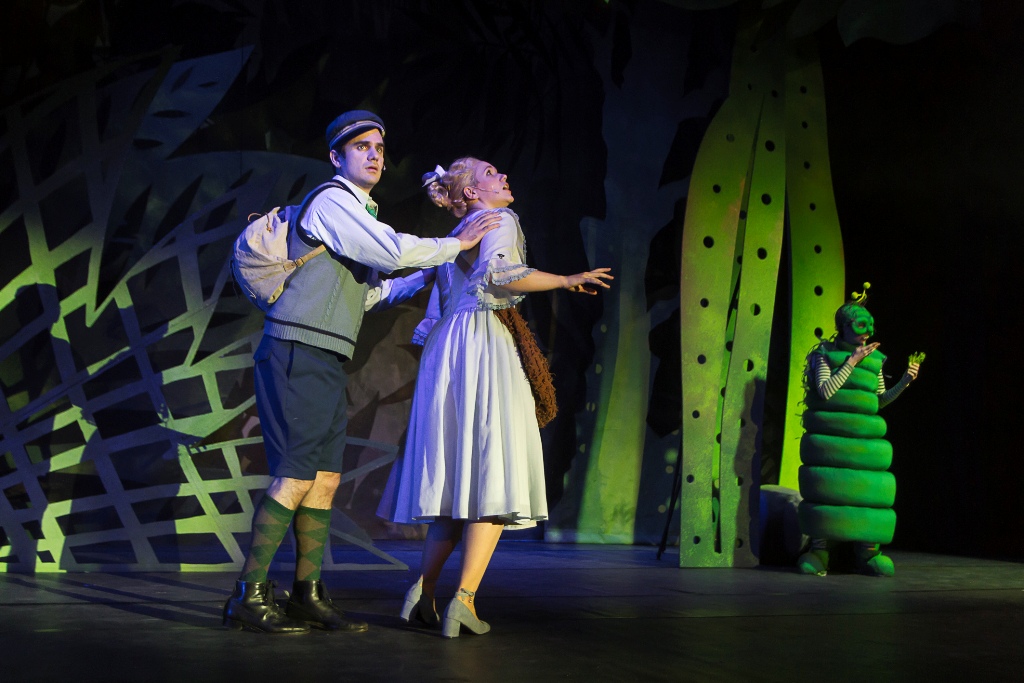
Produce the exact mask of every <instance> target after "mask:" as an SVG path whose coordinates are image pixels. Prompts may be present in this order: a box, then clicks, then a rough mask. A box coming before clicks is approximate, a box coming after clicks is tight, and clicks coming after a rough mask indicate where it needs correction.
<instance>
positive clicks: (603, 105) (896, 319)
mask: <svg viewBox="0 0 1024 683" xmlns="http://www.w3.org/2000/svg"><path fill="white" fill-rule="evenodd" d="M681 4H685V3H674V2H657V1H655V0H636V1H633V2H619V1H613V2H602V1H600V0H579V1H578V2H543V3H541V2H512V1H509V2H470V1H468V0H460V1H452V2H445V3H430V2H398V1H394V2H389V1H386V0H381V1H376V2H341V1H338V0H308V1H305V2H301V3H297V2H287V1H285V0H266V1H263V2H258V1H256V0H245V1H241V2H228V1H226V0H225V1H221V0H196V1H194V2H173V1H171V0H153V1H151V2H145V3H138V2H119V1H116V0H84V1H83V2H66V3H62V2H31V1H26V0H14V1H12V2H8V3H6V4H5V6H4V8H3V9H2V10H0V13H2V19H3V21H2V22H0V25H2V28H0V31H2V36H3V40H2V41H0V43H2V44H0V55H2V64H0V68H2V70H3V71H2V92H0V97H2V100H0V108H2V110H3V116H2V126H3V128H2V129H0V139H2V145H0V254H3V257H4V258H3V260H2V261H0V389H2V391H3V397H4V399H5V401H3V402H0V417H2V419H3V425H4V432H3V434H2V435H0V438H2V439H3V442H2V445H0V489H2V490H3V496H2V497H0V514H2V520H3V532H2V535H0V555H2V556H3V558H5V561H6V563H7V564H8V565H9V566H11V567H20V568H26V567H28V568H36V569H39V570H46V569H53V568H65V569H78V568H95V567H103V566H124V565H125V564H129V565H130V564H135V565H138V566H160V567H170V566H181V567H185V568H220V567H226V566H231V565H233V564H236V563H237V562H239V561H240V560H241V553H242V550H243V549H244V547H245V535H246V533H247V530H248V520H249V517H250V516H251V512H252V509H253V503H254V500H257V499H258V495H259V492H260V490H261V489H262V488H263V487H264V486H265V485H266V482H267V477H266V470H265V463H264V462H263V459H262V449H261V446H260V438H259V426H258V420H256V418H255V409H254V407H253V405H252V394H251V389H252V377H251V353H252V349H253V343H254V341H255V340H256V339H258V334H259V329H260V315H259V314H258V312H256V311H255V310H254V309H252V308H251V307H249V305H248V303H247V302H245V301H244V300H243V299H241V298H240V297H239V296H237V294H236V293H235V292H234V290H233V289H232V287H231V283H230V282H229V278H228V276H227V270H226V268H225V264H226V254H227V249H228V247H229V245H230V242H231V239H232V238H233V236H234V235H235V234H237V232H238V231H239V230H240V229H241V226H242V225H243V224H244V222H245V220H244V219H245V216H246V215H248V214H249V213H250V212H253V211H262V210H266V209H268V208H270V207H271V206H274V205H277V204H283V203H289V202H295V201H298V199H299V198H301V196H302V194H303V193H304V192H305V191H306V190H308V189H309V188H310V187H312V186H313V185H314V184H316V182H317V181H318V180H320V179H321V178H323V177H325V176H326V175H327V174H328V173H329V172H330V167H329V165H328V164H327V163H326V161H325V149H324V144H323V137H322V133H323V128H324V126H325V125H326V123H327V122H328V121H330V120H331V119H332V118H333V117H334V116H336V115H337V114H338V113H340V112H341V111H344V110H346V109H351V108H356V107H358V108H369V109H373V110H375V111H378V112H379V113H380V114H381V115H382V117H383V118H384V120H385V121H386V123H387V126H388V134H387V143H388V151H387V166H388V171H387V173H386V174H385V179H384V180H383V181H382V182H381V184H380V186H379V187H378V189H377V190H376V191H375V193H374V195H375V198H376V199H377V200H378V201H379V203H380V204H381V206H382V209H383V212H382V216H381V217H382V219H383V220H385V221H386V222H388V223H389V224H391V225H393V226H395V227H396V228H398V229H400V230H404V231H407V232H413V233H416V234H421V235H427V236H437V235H442V234H445V233H446V232H447V230H448V229H449V228H450V227H451V221H450V220H448V218H447V216H446V214H444V212H442V211H440V210H439V209H436V208H435V207H433V206H431V205H430V204H429V202H427V201H425V198H424V197H423V195H422V193H421V192H420V190H419V187H418V185H419V183H418V179H419V176H420V174H422V173H423V172H425V171H427V170H430V169H432V168H433V167H434V165H435V164H438V163H440V164H447V163H449V162H450V161H451V160H452V159H453V158H455V157H457V156H461V155H464V154H473V155H476V156H480V157H484V158H487V159H488V160H490V161H492V162H493V163H495V164H496V165H497V166H498V168H500V169H502V170H504V171H507V172H508V173H509V175H510V180H511V183H512V187H513V189H514V191H515V195H516V197H517V202H516V204H515V205H514V207H513V208H514V209H515V210H516V211H517V212H518V213H519V215H520V216H521V218H522V221H523V227H524V231H525V232H526V236H527V242H528V260H529V261H530V263H531V265H534V266H536V267H539V268H541V269H544V270H549V271H553V272H577V271H579V270H582V269H584V268H586V267H589V266H600V265H612V266H614V267H616V269H617V274H618V275H619V280H618V281H617V290H616V291H615V292H614V293H613V294H611V295H610V297H614V298H609V297H602V298H597V299H590V298H589V297H570V296H568V295H563V294H545V295H534V296H531V297H530V298H529V302H528V304H527V307H526V310H525V312H526V314H527V316H528V318H529V319H530V321H531V325H532V326H533V327H534V329H535V330H536V331H537V333H538V337H539V338H540V341H541V343H542V345H543V346H544V347H545V349H546V350H547V351H548V352H549V354H550V358H551V362H552V366H553V370H554V373H555V376H556V382H557V388H558V392H559V397H560V405H561V414H560V416H559V418H558V419H557V420H556V422H555V423H553V424H552V425H551V426H550V427H548V428H547V429H545V431H544V442H545V458H546V463H547V478H548V486H549V490H548V497H549V500H550V502H551V504H552V518H553V519H552V521H551V523H550V524H549V525H548V529H547V533H548V538H549V539H553V540H559V539H566V540H573V539H575V540H596V541H604V542H656V541H657V540H658V538H659V537H660V536H661V532H662V529H663V528H664V526H665V524H666V520H667V519H668V515H667V508H668V502H669V501H668V499H669V493H670V490H671V485H672V479H673V477H674V475H675V472H674V469H673V463H674V455H675V453H676V452H677V451H676V449H677V448H678V443H679V434H678V431H677V430H678V426H679V424H680V417H679V416H680V396H679V383H678V380H677V379H674V378H678V367H679V358H678V353H679V352H678V349H679V343H678V339H679V330H678V314H679V311H678V306H679V303H678V283H679V253H680V246H679V245H680V240H681V233H682V227H683V226H682V223H683V210H684V208H685V200H686V195H687V185H688V182H689V175H690V171H691V169H692V167H693V162H694V158H695V156H696V154H697V148H698V145H699V144H700V142H701V139H702V136H703V134H704V131H705V130H706V129H707V125H708V122H709V121H710V119H711V117H712V116H713V115H714V113H715V111H716V110H717V107H718V106H719V105H720V103H721V101H722V100H723V99H724V98H725V96H726V93H727V91H728V87H729V67H730V58H731V51H732V47H733V40H734V36H735V29H736V9H735V7H732V6H729V5H730V3H725V2H723V3H719V4H721V5H725V7H723V8H722V9H718V10H710V11H700V12H696V11H690V10H686V9H682V8H681V7H679V6H678V5H681ZM1022 17H1024V12H1022V11H1021V10H1018V9H1017V8H1016V6H1015V4H1013V3H1002V4H1000V3H995V2H991V3H987V4H983V6H982V11H981V12H980V18H979V19H978V21H976V22H973V23H970V22H968V24H967V25H964V24H951V25H948V26H944V27H941V28H939V29H938V30H936V31H935V32H934V33H933V34H932V35H930V36H927V37H924V38H922V39H921V40H918V41H916V42H913V43H911V44H907V45H889V44H885V43H882V42H880V41H877V40H874V39H865V40H861V41H858V42H856V43H854V44H852V45H851V46H849V47H847V46H844V45H843V43H842V41H841V39H840V37H839V34H838V32H837V30H836V27H835V24H834V22H827V23H826V24H825V25H824V26H823V27H822V28H821V29H820V30H819V31H818V34H817V37H818V39H819V43H820V49H821V54H822V63H823V68H824V80H825V85H826V93H827V106H828V124H829V145H830V153H831V160H832V173H833V181H834V185H835V196H836V201H837V204H838V209H839V219H840V223H841V225H842V230H843V239H844V246H845V249H846V268H847V285H848V287H847V288H848V289H852V288H859V284H860V283H861V282H863V281H865V280H869V281H871V282H872V299H871V309H872V311H873V312H874V314H875V317H876V321H877V329H878V339H880V340H881V341H882V342H883V349H884V350H886V351H887V352H888V353H889V354H890V355H891V356H892V357H893V358H894V360H895V359H898V358H902V357H905V356H906V354H908V353H909V352H910V351H914V350H918V349H920V350H924V351H926V352H927V353H928V359H927V361H926V362H925V364H924V367H923V370H922V377H921V380H920V381H919V382H917V383H915V384H914V386H912V387H911V389H910V390H908V392H907V393H906V394H905V396H904V397H902V398H901V399H900V401H898V402H897V403H896V404H894V405H893V406H892V407H890V408H889V409H887V415H886V417H887V419H888V422H889V426H890V431H889V435H890V439H891V440H892V442H893V445H894V447H895V452H896V458H895V462H894V466H893V471H894V472H895V473H896V476H897V480H898V482H899V493H898V496H897V503H896V510H897V513H898V515H899V522H898V524H897V532H896V539H895V541H894V544H895V545H897V546H899V547H904V548H913V549H919V550H929V551H939V552H953V553H966V554H979V555H986V556H1005V557H1014V558H1021V557H1024V524H1022V522H1021V515H1020V514H1019V512H1018V510H1017V501H1018V499H1019V495H1018V493H1017V490H1018V488H1019V482H1020V481H1021V480H1022V475H1024V465H1022V464H1021V462H1022V461H1021V458H1020V457H1018V455H1017V453H1016V448H1015V445H1016V441H1017V437H1016V428H1017V424H1018V422H1019V420H1018V419H1017V417H1016V412H1017V411H1015V410H1013V408H1012V406H1013V405H1014V402H1013V399H1012V398H1011V393H1010V392H1011V390H1012V389H1011V387H1012V386H1013V384H1014V382H1013V379H1012V369H1011V371H1010V373H1003V372H1002V371H1001V368H1002V366H1003V365H1004V360H1003V359H1004V357H1009V358H1010V359H1012V358H1013V353H1014V344H1013V342H1014V341H1015V340H1016V339H1018V338H1019V335H1018V334H1016V332H1018V331H1019V326H1020V322H1019V320H1020V316H1019V313H1020V311H1021V308H1022V307H1021V305H1020V281H1019V276H1018V275H1017V273H1016V270H1017V269H1015V268H1013V264H1012V261H1011V260H1012V259H1015V258H1016V257H1017V255H1018V253H1019V250H1020V239H1019V238H1018V237H1017V234H1018V232H1019V229H1020V222H1021V219H1020V218H1019V217H1020V216H1021V212H1020V211H1018V210H1017V209H1018V208H1019V207H1018V205H1019V204H1020V203H1021V201H1022V200H1021V195H1020V193H1019V192H1016V187H1014V185H1015V182H1014V181H1015V180H1016V179H1017V178H1018V177H1019V175H1020V174H1019V173H1014V169H1015V167H1016V164H1015V163H1014V162H1015V159H1016V158H1017V157H1018V156H1020V154H1021V153H1022V152H1024V138H1022V134H1021V132H1020V129H1019V127H1018V126H1015V125H1012V122H1011V120H1012V117H1015V116H1016V112H1019V111H1020V110H1021V107H1020V105H1021V104H1022V103H1021V96H1022V92H1024V91H1022V89H1021V87H1020V86H1019V85H1017V83H1016V82H1015V80H1014V78H1013V76H1014V75H1015V74H1019V73H1020V72H1021V71H1020V68H1021V66H1022V64H1021V59H1022V53H1024V50H1022V48H1021V47H1020V46H1019V41H1018V40H1016V39H1015V36H1018V35H1020V29H1021V28H1024V27H1022V26H1021V23H1022ZM423 305H424V301H423V300H422V299H417V300H414V301H413V302H411V303H410V304H408V305H406V306H402V307H399V308H398V309H395V310H393V311H391V312H388V313H384V314H379V315H375V316H368V317H367V321H366V325H365V327H364V330H363V332H362V334H361V337H360V340H359V351H358V353H357V357H356V358H355V359H353V362H352V364H351V366H350V368H349V369H350V371H351V373H352V376H353V381H352V384H351V391H350V393H351V405H352V411H353V412H352V419H351V433H352V436H353V439H352V443H351V445H350V448H349V449H348V451H347V453H346V457H347V460H348V465H349V468H350V469H349V472H350V473H349V474H348V475H346V480H345V483H344V485H343V488H342V490H341V492H340V493H339V498H338V501H337V504H338V507H339V509H340V510H341V511H342V513H343V514H342V515H341V521H340V522H338V523H337V524H336V534H335V535H336V536H337V537H340V538H341V539H342V540H344V541H346V542H349V543H352V544H354V545H356V546H359V547H362V548H366V549H368V550H369V551H370V552H371V553H373V552H374V550H373V547H372V539H373V538H382V537H387V536H401V535H409V534H412V535H415V534H418V533H419V530H417V529H415V528H412V529H408V528H405V529H404V528H401V527H395V526H393V525H389V524H386V523H384V522H382V521H381V520H379V519H377V518H376V517H375V516H374V514H373V513H374V510H375V506H376V501H377V498H378V497H379V494H380V490H381V488H382V487H383V483H384V481H385V480H386V477H387V472H388V470H389V467H390V463H391V461H392V460H393V458H394V457H395V454H396V453H397V451H398V449H399V448H400V445H401V442H402V438H403V434H404V430H405V422H406V420H407V416H408V408H409V400H410V396H411V388H412V385H413V382H414V380H415V374H416V367H417V361H418V352H417V350H416V349H415V348H414V347H411V346H410V345H409V344H408V340H409V338H410V336H411V330H412V327H413V326H414V325H415V324H416V322H417V321H418V317H419V315H420V314H421V312H422V307H423ZM786 341H787V340H781V341H780V342H779V343H780V344H784V343H785V342H786ZM773 344H775V340H773ZM772 354H773V357H776V358H777V357H778V354H777V350H776V348H775V346H773V351H772ZM627 360H628V362H626V361H627ZM782 362H785V359H784V356H783V361H782ZM1011 367H1012V363H1011ZM899 370H900V368H897V367H895V366H894V367H892V368H890V371H891V372H892V373H893V374H894V377H893V381H895V380H896V379H898V372H899ZM1003 374H1009V375H1010V377H1009V378H1004V377H1002V375H1003ZM615 377H617V378H618V381H617V382H615V381H613V378H615ZM769 390H770V391H771V390H772V388H771V387H769ZM775 391H776V392H778V391H779V389H778V387H776V388H775ZM783 391H784V388H783ZM609 397H612V398H614V400H615V405H624V406H628V410H626V409H623V412H621V413H616V414H613V415H609V414H608V413H607V412H606V411H607V405H608V404H609ZM769 398H771V397H769ZM776 405H777V402H776ZM771 406H772V401H771V400H769V401H768V404H767V407H766V413H765V414H766V418H765V419H766V424H765V425H763V429H762V434H763V435H764V444H763V448H762V450H761V459H762V462H761V470H762V473H763V483H774V482H773V477H777V476H778V474H777V473H778V458H779V457H780V453H781V450H782V445H781V443H779V439H780V438H781V436H779V434H780V432H779V426H778V425H779V423H780V422H781V420H782V419H783V416H782V415H781V414H780V411H779V410H775V411H774V412H773V410H772V407H771ZM609 425H615V427H616V428H615V429H609ZM594 472H598V473H599V475H600V473H602V472H607V473H606V474H604V475H601V476H604V477H605V478H606V479H607V478H609V477H610V478H611V479H612V480H613V483H616V484H617V486H615V487H609V486H608V485H607V484H608V482H607V481H599V482H598V483H599V484H601V486H593V485H592V484H593V483H594V478H595V476H598V475H595V474H594ZM623 475H624V476H623ZM619 477H622V478H621V479H620V478H619ZM588 485H589V488H588ZM609 489H611V490H609ZM595 491H600V493H595ZM669 524H670V527H671V528H672V529H673V534H677V533H678V531H677V530H678V526H679V524H678V521H677V520H676V521H674V523H673V522H672V520H669ZM210 548H215V550H212V551H211V550H210ZM376 556H377V557H378V558H379V559H380V560H381V561H382V562H383V563H385V564H387V562H388V559H389V558H386V557H381V556H380V554H377V555H376Z"/></svg>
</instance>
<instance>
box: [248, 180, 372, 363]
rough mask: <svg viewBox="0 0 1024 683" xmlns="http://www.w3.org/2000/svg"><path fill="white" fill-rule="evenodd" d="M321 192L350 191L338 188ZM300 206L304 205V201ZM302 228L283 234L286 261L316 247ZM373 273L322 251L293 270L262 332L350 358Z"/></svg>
mask: <svg viewBox="0 0 1024 683" xmlns="http://www.w3.org/2000/svg"><path fill="white" fill-rule="evenodd" d="M335 184H336V185H337V189H334V188H331V189H326V190H324V192H348V193H350V194H352V191H351V190H349V189H348V188H347V187H344V186H342V185H341V184H340V183H335ZM303 204H308V197H307V200H306V201H304V202H303ZM318 244H319V242H317V241H315V240H314V239H313V238H312V237H310V236H309V234H308V233H306V231H305V230H304V229H301V228H299V229H296V230H291V231H290V232H289V234H288V258H292V259H296V258H299V257H300V256H302V255H304V254H307V253H309V252H310V251H312V250H313V249H314V248H316V247H317V246H318ZM372 272H373V271H372V269H371V268H369V267H367V266H364V265H362V264H360V263H356V262H355V261H352V260H351V259H347V258H345V257H343V256H339V255H338V254H335V253H333V252H331V250H330V249H328V250H327V252H325V253H323V254H320V255H319V256H315V257H314V258H312V259H310V260H309V261H307V262H306V263H305V264H304V265H303V266H302V267H301V268H298V269H296V271H295V273H294V275H292V277H291V278H290V279H289V280H288V284H287V285H286V286H285V288H284V292H283V293H282V294H281V296H280V297H279V298H278V300H277V301H275V302H274V304H273V305H272V306H271V307H270V310H269V311H267V315H266V319H265V322H264V324H263V333H264V334H267V335H270V336H271V337H276V338H277V339H284V340H288V341H297V342H302V343H303V344H309V345H311V346H316V347H318V348H321V349H327V350H328V351H334V352H335V353H339V354H341V355H342V356H344V357H345V358H346V359H349V358H352V354H353V352H354V351H355V345H356V337H358V336H359V327H360V326H361V325H362V323H363V304H364V302H365V301H366V292H367V290H368V289H369V285H368V284H367V280H368V279H369V278H370V276H371V274H372Z"/></svg>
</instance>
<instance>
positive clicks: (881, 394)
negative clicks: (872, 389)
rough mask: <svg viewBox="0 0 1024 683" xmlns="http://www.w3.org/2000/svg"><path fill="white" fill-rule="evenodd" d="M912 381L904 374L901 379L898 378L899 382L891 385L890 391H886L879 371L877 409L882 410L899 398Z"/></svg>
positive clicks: (883, 379)
mask: <svg viewBox="0 0 1024 683" xmlns="http://www.w3.org/2000/svg"><path fill="white" fill-rule="evenodd" d="M912 381H913V380H912V379H911V378H910V375H907V374H904V375H903V377H901V378H900V381H899V382H896V384H894V385H893V387H892V389H886V388H885V378H884V377H883V376H882V371H881V370H879V371H878V409H879V410H881V409H882V408H884V407H886V406H887V405H889V404H890V403H892V402H893V401H895V400H896V399H897V398H898V397H899V395H900V394H902V393H903V390H904V389H906V388H907V387H909V386H910V383H911V382H912Z"/></svg>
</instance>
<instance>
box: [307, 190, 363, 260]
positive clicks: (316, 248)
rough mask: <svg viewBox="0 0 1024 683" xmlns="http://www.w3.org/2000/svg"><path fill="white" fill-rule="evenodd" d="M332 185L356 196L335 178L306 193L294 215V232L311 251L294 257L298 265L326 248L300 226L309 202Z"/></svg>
mask: <svg viewBox="0 0 1024 683" xmlns="http://www.w3.org/2000/svg"><path fill="white" fill-rule="evenodd" d="M332 187H336V188H338V189H341V190H345V192H348V193H349V194H350V195H352V196H353V197H355V196H356V193H355V192H353V191H352V189H351V188H350V187H349V186H348V185H346V184H345V183H341V182H338V181H336V180H328V181H327V182H326V183H323V184H320V185H317V186H316V187H314V188H313V189H312V190H311V191H310V193H309V194H307V195H306V198H305V199H303V200H302V204H300V205H299V212H298V214H297V215H296V217H295V227H296V233H295V234H296V235H298V237H299V240H300V241H301V242H302V243H303V244H305V245H306V246H307V247H313V251H311V252H309V253H308V254H306V255H305V256H302V257H300V258H298V259H296V260H297V261H299V265H300V266H301V265H302V264H303V263H305V262H306V261H308V260H309V259H311V258H313V257H314V256H317V255H319V254H320V253H321V252H323V251H324V250H326V249H327V247H326V246H325V245H324V243H323V242H321V241H320V240H318V239H316V238H314V237H313V236H312V235H310V234H309V233H308V232H306V229H305V228H303V227H302V219H303V218H305V217H306V210H307V209H308V208H309V205H310V203H312V201H313V198H314V197H316V196H317V195H318V194H320V193H321V192H323V191H324V190H329V189H330V188H332Z"/></svg>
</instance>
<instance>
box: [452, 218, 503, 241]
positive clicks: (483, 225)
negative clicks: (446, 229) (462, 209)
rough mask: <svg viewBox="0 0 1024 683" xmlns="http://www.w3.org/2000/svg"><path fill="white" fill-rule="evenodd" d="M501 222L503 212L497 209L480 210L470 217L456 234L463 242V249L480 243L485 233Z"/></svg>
mask: <svg viewBox="0 0 1024 683" xmlns="http://www.w3.org/2000/svg"><path fill="white" fill-rule="evenodd" d="M500 224H501V214H500V213H498V212H496V211H480V212H479V213H477V215H476V216H474V217H473V218H471V219H469V221H467V222H466V224H465V225H464V226H462V229H461V230H459V232H458V233H457V234H456V235H455V237H457V238H458V240H459V242H461V243H462V251H466V250H468V249H472V248H473V247H475V246H476V245H478V244H479V243H480V240H481V239H482V238H483V236H484V235H486V234H487V233H489V232H490V231H491V230H494V229H495V228H496V227H498V225H500Z"/></svg>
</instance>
